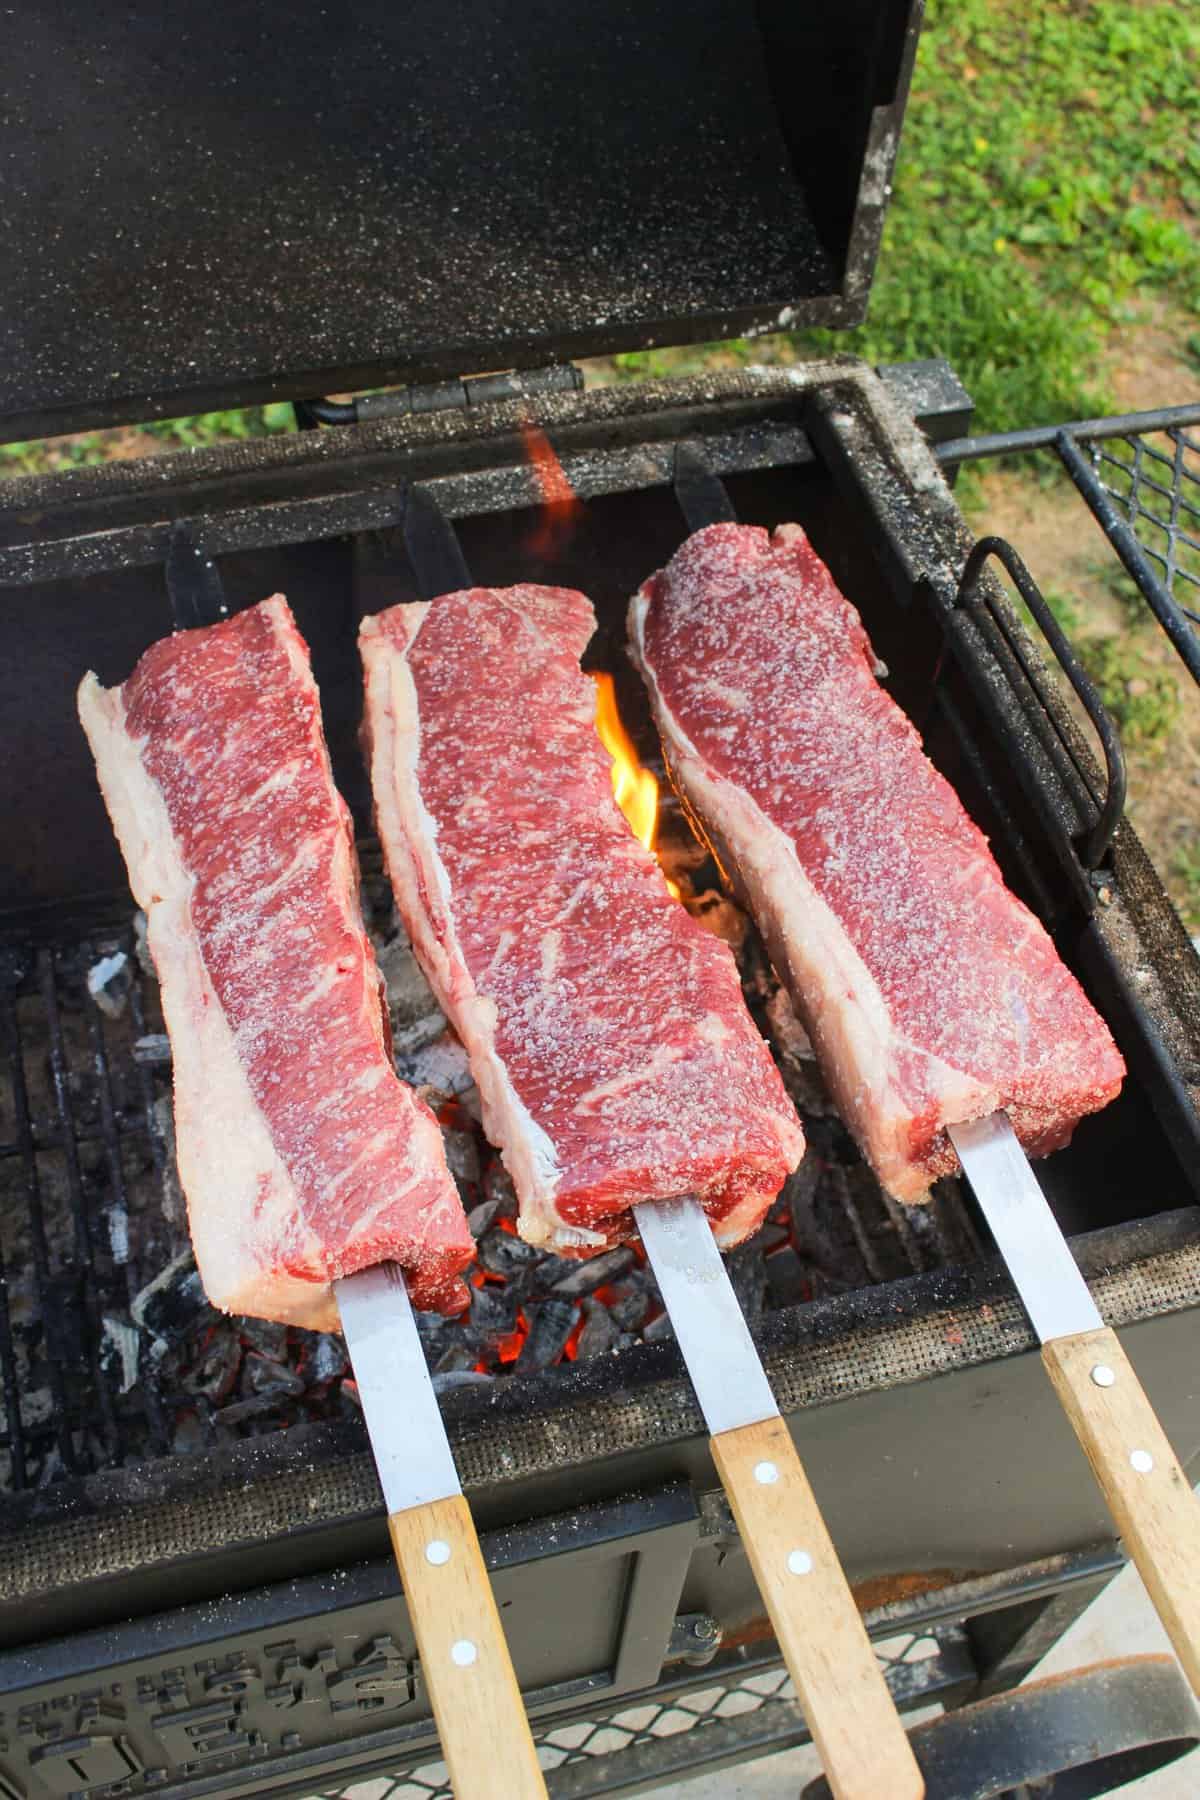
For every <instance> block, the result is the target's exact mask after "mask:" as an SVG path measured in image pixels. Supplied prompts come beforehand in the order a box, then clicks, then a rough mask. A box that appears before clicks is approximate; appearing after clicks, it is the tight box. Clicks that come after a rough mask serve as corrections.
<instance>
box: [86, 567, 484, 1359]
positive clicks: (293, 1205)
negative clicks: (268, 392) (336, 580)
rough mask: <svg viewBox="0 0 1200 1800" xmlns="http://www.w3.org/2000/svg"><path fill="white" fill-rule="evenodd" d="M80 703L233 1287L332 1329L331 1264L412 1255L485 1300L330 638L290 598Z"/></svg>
mask: <svg viewBox="0 0 1200 1800" xmlns="http://www.w3.org/2000/svg"><path fill="white" fill-rule="evenodd" d="M79 716H80V718H81V719H82V721H83V726H84V730H85V731H86V732H87V735H88V740H89V742H90V744H91V746H92V753H93V755H94V756H95V759H96V768H97V770H98V773H99V776H100V785H101V788H102V789H103V792H104V799H105V803H106V804H107V806H108V811H109V816H110V817H111V819H112V822H113V825H114V827H115V829H116V833H117V837H118V839H119V840H120V844H121V849H122V851H123V852H124V856H125V862H126V865H127V867H128V869H129V879H130V883H131V885H132V887H133V891H134V894H135V895H136V897H137V899H138V902H139V904H140V905H141V906H142V907H143V908H144V909H145V912H146V915H147V919H148V921H149V942H150V948H151V950H152V952H153V955H154V961H155V966H156V967H157V969H158V974H159V979H160V981H161V984H162V1003H163V1012H164V1014H165V1016H166V1021H167V1029H168V1031H169V1032H170V1036H171V1049H172V1056H173V1061H174V1071H175V1131H176V1139H177V1145H178V1157H179V1173H180V1178H181V1180H182V1182H183V1187H184V1190H185V1192H186V1194H187V1197H188V1216H189V1221H190V1224H191V1230H192V1242H193V1244H194V1245H195V1249H196V1260H197V1262H198V1264H199V1268H200V1273H201V1277H202V1278H203V1281H204V1286H205V1289H206V1290H207V1292H208V1296H209V1298H210V1299H211V1300H212V1301H213V1303H214V1305H217V1306H222V1307H225V1308H226V1309H227V1310H229V1311H230V1312H239V1313H253V1314H257V1315H259V1316H260V1317H263V1318H268V1319H281V1320H284V1321H285V1322H287V1323H289V1324H296V1325H307V1326H311V1327H313V1328H316V1329H330V1328H332V1327H334V1326H335V1325H336V1322H337V1309H336V1306H335V1304H334V1299H333V1294H332V1292H331V1289H330V1283H331V1281H333V1280H334V1279H335V1278H336V1277H337V1276H340V1275H347V1274H352V1273H353V1272H354V1271H355V1270H356V1269H361V1268H363V1267H365V1266H366V1265H367V1264H370V1263H375V1262H379V1261H380V1260H382V1259H385V1258H393V1259H394V1260H395V1261H397V1262H399V1263H401V1264H402V1265H403V1267H404V1269H405V1271H406V1272H407V1274H408V1277H409V1286H410V1289H411V1291H412V1294H413V1298H414V1301H415V1302H416V1304H417V1305H418V1306H423V1307H440V1308H450V1307H452V1306H454V1305H455V1304H456V1303H458V1301H459V1300H460V1299H465V1290H464V1288H463V1284H462V1283H461V1282H460V1281H459V1279H458V1277H457V1273H456V1272H457V1270H459V1269H461V1268H462V1267H463V1265H464V1264H465V1263H467V1262H468V1261H469V1260H470V1258H471V1255H472V1252H473V1244H472V1240H471V1234H470V1232H469V1231H468V1229H467V1224H466V1219H465V1217H464V1214H463V1210H462V1206H461V1204H460V1202H459V1198H458V1193H457V1190H456V1188H455V1186H454V1182H453V1179H452V1177H451V1176H450V1173H449V1171H448V1170H447V1168H446V1163H445V1158H444V1156H443V1153H442V1142H441V1134H440V1132H439V1130H438V1127H437V1123H436V1121H435V1120H434V1118H433V1116H432V1114H431V1113H430V1112H429V1110H428V1108H427V1107H425V1106H424V1105H422V1103H421V1102H420V1101H419V1100H418V1099H417V1098H416V1096H415V1095H414V1094H413V1093H412V1092H411V1091H410V1090H409V1089H408V1088H406V1087H405V1086H404V1085H403V1084H402V1083H401V1082H400V1081H399V1080H398V1079H397V1078H396V1075H395V1074H394V1072H393V1070H392V1065H391V1058H390V1055H389V1046H388V1041H387V1013H386V1008H385V1005H384V1000H383V989H382V984H381V981H380V978H379V971H378V969H377V968H376V966H375V959H374V956H373V955H372V953H371V947H370V944H369V942H368V940H367V937H366V933H365V931H364V929H363V924H362V919H361V916H360V914H359V910H358V894H357V865H356V863H355V859H354V841H353V835H352V832H351V827H350V819H349V814H348V813H347V811H346V808H345V806H344V804H343V802H342V800H341V797H340V796H339V794H338V792H337V790H336V788H335V787H334V785H333V778H332V776H331V774H330V770H329V757H328V754H327V752H326V749H325V741H324V738H323V736H322V732H321V714H320V706H319V702H318V699H317V690H316V686H315V684H314V682H313V678H312V673H311V670H310V668H309V662H308V651H307V649H306V647H305V644H304V641H303V639H302V638H301V637H300V634H299V633H298V631H297V630H296V627H295V623H294V622H293V619H292V615H291V613H290V612H289V610H288V606H287V602H286V601H285V600H284V599H282V597H280V596H276V598H274V599H273V600H266V601H264V602H263V603H262V605H261V606H254V607H251V608H250V609H249V611H247V612H242V613H238V614H237V615H236V617H234V618H232V619H229V620H228V621H226V622H225V623H224V624H220V625H214V626H211V627H208V628H207V629H205V630H200V631H183V632H179V633H177V634H176V636H174V637H172V638H167V639H165V640H164V641H163V642H162V643H159V644H155V645H153V646H152V648H151V649H149V650H148V651H147V652H146V654H145V656H143V657H142V660H141V661H140V662H139V663H138V666H137V668H136V669H135V670H134V672H133V674H132V675H131V676H130V678H129V680H128V681H127V682H126V683H125V684H124V686H123V687H119V688H108V689H105V688H102V687H101V686H100V684H99V682H98V681H97V680H96V677H95V676H94V675H86V676H85V677H84V679H83V682H82V683H81V685H80V689H79Z"/></svg>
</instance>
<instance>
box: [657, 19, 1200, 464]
mask: <svg viewBox="0 0 1200 1800" xmlns="http://www.w3.org/2000/svg"><path fill="white" fill-rule="evenodd" d="M1156 296H1157V297H1167V298H1169V299H1171V300H1172V301H1173V302H1175V303H1177V304H1178V305H1179V306H1181V307H1182V308H1184V309H1186V310H1187V311H1188V312H1189V314H1191V315H1193V316H1194V314H1195V313H1196V311H1197V310H1198V309H1200V9H1197V8H1196V7H1195V6H1188V5H1175V4H1171V3H1169V0H1140V3H1139V0H1091V3H1089V0H930V4H929V8H928V12H927V15H926V22H925V26H924V30H923V33H922V38H921V45H920V49H919V52H918V58H917V68H916V73H915V77H914V81H913V88H912V93H911V96H910V99H909V104H908V111H907V115H906V119H905V125H904V136H903V139H902V142H901V148H900V158H899V164H898V168H897V175H896V187H895V193H894V195H893V197H892V201H891V207H890V210H889V214H888V221H887V225H886V228H885V231H884V239H883V248H882V252H881V255H880V261H879V267H878V271H877V274H876V278H875V284H874V288H873V291H872V297H871V305H870V313H869V316H868V322H867V324H866V325H865V326H863V327H861V328H860V329H859V330H857V331H853V332H849V333H846V332H815V333H809V334H806V335H804V336H797V337H795V338H793V339H792V340H791V347H792V348H794V349H795V350H798V351H799V352H800V353H801V354H805V353H811V352H812V351H813V350H814V349H817V348H821V349H845V350H854V351H856V352H858V354H860V355H862V356H865V357H866V358H867V359H868V360H869V361H872V362H900V361H904V360H905V359H907V358H911V357H925V356H945V357H948V358H949V360H950V361H951V362H952V363H953V364H954V367H955V368H956V369H957V370H958V372H959V374H960V375H961V376H962V378H963V380H964V381H965V382H966V385H967V387H968V388H969V389H970V391H971V393H972V394H973V396H974V398H975V403H976V408H977V412H976V420H977V425H978V427H979V428H981V429H985V430H1005V429H1008V428H1010V427H1013V426H1018V425H1032V424H1038V423H1043V422H1048V421H1050V420H1053V419H1058V418H1071V417H1078V416H1080V415H1081V414H1088V413H1094V412H1100V411H1103V410H1105V408H1106V406H1107V405H1108V403H1109V402H1110V400H1111V396H1110V395H1109V394H1108V393H1107V392H1106V389H1105V382H1104V380H1103V377H1102V376H1101V375H1100V374H1099V372H1098V365H1099V363H1100V359H1101V357H1102V353H1103V350H1104V345H1105V341H1106V339H1107V338H1108V336H1109V335H1110V334H1111V333H1112V332H1113V331H1114V329H1118V328H1120V327H1121V326H1123V325H1127V324H1129V323H1130V322H1131V321H1133V320H1134V319H1135V318H1136V315H1137V312H1138V309H1139V308H1140V307H1141V306H1143V305H1144V303H1145V302H1146V301H1148V300H1150V299H1153V298H1154V297H1156ZM727 348H729V347H727ZM746 348H747V353H752V352H753V350H754V348H755V347H754V346H748V347H746ZM757 351H758V354H759V355H761V354H762V346H761V345H760V346H758V347H757ZM784 352H785V354H786V352H787V347H786V346H785V347H784ZM649 354H650V356H651V357H654V356H657V357H658V358H659V359H660V361H661V359H662V357H663V353H662V352H651V353H649ZM682 354H683V356H684V357H685V358H686V359H687V360H686V363H685V364H684V365H683V366H687V364H690V363H691V361H692V359H693V358H694V356H695V352H684V353H682ZM1188 354H1190V357H1191V358H1192V367H1193V369H1194V368H1196V367H1200V334H1197V335H1196V337H1194V338H1193V339H1192V340H1191V344H1190V346H1185V343H1184V342H1182V341H1181V343H1180V377H1181V380H1186V379H1187V373H1188V365H1187V362H1186V361H1185V360H1184V358H1185V356H1186V355H1188ZM622 361H623V362H625V363H626V364H627V365H628V364H629V362H630V361H631V359H622ZM676 366H680V365H676ZM633 367H634V368H635V369H637V370H638V372H644V365H641V364H640V363H639V362H637V361H634V362H633ZM649 367H650V369H651V372H654V370H653V364H650V365H649Z"/></svg>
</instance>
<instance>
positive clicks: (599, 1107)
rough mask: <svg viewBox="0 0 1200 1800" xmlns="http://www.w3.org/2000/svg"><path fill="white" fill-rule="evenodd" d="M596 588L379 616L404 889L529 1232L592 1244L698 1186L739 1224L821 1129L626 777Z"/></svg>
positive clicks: (374, 692) (392, 863) (371, 722)
mask: <svg viewBox="0 0 1200 1800" xmlns="http://www.w3.org/2000/svg"><path fill="white" fill-rule="evenodd" d="M594 627H595V618H594V615H593V613H592V609H591V606H590V605H589V603H588V601H587V600H586V599H585V598H584V597H583V595H582V594H577V593H573V592H570V591H568V590H566V589H560V588H547V587H536V586H523V587H514V588H506V589H502V590H494V589H490V588H474V589H471V590H469V591H466V592H462V593H455V594H446V595H443V596H442V597H441V598H440V599H438V600H435V601H433V602H432V603H431V604H422V605H411V606H397V607H392V608H391V609H390V610H389V611H387V612H385V613H381V614H380V615H378V616H377V617H376V618H373V619H368V620H366V621H365V622H364V624H363V627H362V634H361V647H362V653H363V661H364V666H365V672H366V706H367V727H368V732H369V736H370V739H371V745H372V754H371V779H372V786H373V789H374V794H375V803H376V809H377V814H378V820H379V827H380V836H381V837H382V840H383V845H384V852H385V855H386V857H387V863H388V869H389V873H390V875H391V879H392V886H393V889H394V891H395V895H396V901H397V905H398V906H399V909H400V912H401V914H402V915H403V917H404V920H405V923H406V925H407V927H408V930H409V934H410V936H411V937H412V940H413V947H414V949H415V950H416V953H417V955H418V957H419V958H420V960H421V962H422V964H423V966H424V968H425V971H426V974H427V975H428V977H429V979H430V981H431V983H432V985H433V987H434V989H435V991H436V993H437V995H438V998H439V1000H440V1002H441V1004H442V1006H443V1007H444V1009H445V1010H446V1012H447V1013H448V1015H449V1017H450V1018H451V1020H452V1021H453V1023H454V1025H455V1027H456V1029H457V1031H458V1033H459V1035H460V1037H461V1038H462V1039H463V1042H464V1043H465V1045H466V1047H467V1050H468V1053H469V1055H470V1057H471V1066H472V1071H473V1073H474V1076H475V1080H476V1082H477V1084H478V1086H479V1090H480V1094H481V1097H482V1102H483V1108H484V1123H485V1126H486V1128H487V1131H488V1133H489V1136H490V1137H491V1138H492V1140H493V1142H494V1143H496V1144H497V1145H498V1146H499V1148H500V1150H501V1152H502V1154H503V1157H504V1160H505V1163H506V1164H507V1166H508V1168H509V1171H510V1173H511V1174H512V1177H513V1180H514V1183H515V1185H516V1188H517V1193H518V1196H519V1198H520V1205H521V1217H520V1229H521V1232H522V1235H523V1236H525V1237H526V1238H528V1239H529V1240H530V1241H531V1242H534V1243H540V1244H553V1245H554V1246H555V1247H556V1248H558V1249H560V1250H564V1249H565V1250H567V1251H569V1252H570V1251H586V1250H588V1249H592V1248H597V1247H599V1246H600V1245H602V1244H607V1243H612V1242H616V1241H617V1240H619V1239H621V1238H623V1237H627V1236H630V1235H632V1233H633V1222H632V1219H631V1216H630V1207H631V1204H632V1203H633V1202H634V1201H637V1200H652V1199H661V1198H665V1197H667V1196H670V1195H676V1194H681V1193H693V1194H695V1195H697V1196H698V1198H699V1199H700V1201H701V1203H702V1204H703V1206H704V1208H705V1210H706V1212H707V1213H708V1214H709V1216H710V1218H711V1219H712V1221H713V1225H714V1229H715V1232H716V1235H717V1237H718V1239H719V1240H720V1241H721V1242H722V1243H736V1242H738V1241H739V1240H740V1239H741V1238H743V1237H745V1236H746V1235H747V1234H748V1233H749V1232H750V1231H752V1230H753V1229H754V1228H755V1226H756V1225H758V1223H759V1222H760V1221H761V1219H762V1217H763V1214H764V1212H765V1211H766V1209H767V1207H768V1206H769V1205H770V1202H771V1200H772V1198H773V1197H774V1195H775V1194H776V1193H777V1192H778V1190H779V1188H780V1186H781V1184H782V1182H783V1180H784V1177H785V1176H786V1174H787V1173H788V1171H789V1170H790V1169H792V1168H794V1167H795V1165H796V1163H797V1162H798V1161H799V1159H800V1156H801V1154H802V1151H803V1142H804V1140H803V1137H802V1134H801V1130H800V1125H799V1121H798V1120H797V1119H796V1116H795V1113H794V1112H793V1110H792V1108H791V1106H790V1104H789V1102H788V1100H787V1096H786V1094H785V1093H784V1090H783V1087H782V1084H781V1082H780V1079H779V1076H778V1073H777V1071H776V1069H775V1066H774V1064H773V1063H772V1061H771V1057H770V1054H769V1052H768V1050H767V1047H766V1045H765V1044H764V1043H763V1040H762V1038H761V1037H760V1036H759V1034H758V1032H757V1030H756V1029H755V1027H754V1024H753V1021H752V1020H751V1018H750V1016H749V1014H748V1012H747V1011H746V1008H745V1004H744V1002H743V1000H742V995H741V988H740V984H739V981H738V975H737V970H736V967H735V965H734V961H733V956H732V954H731V952H730V951H729V949H728V947H727V946H726V945H724V944H722V943H720V942H718V941H717V940H716V939H715V938H714V937H712V936H711V935H710V934H709V933H708V932H706V931H704V930H703V928H702V927H700V926H698V925H696V924H695V923H694V922H693V920H692V919H690V918H689V917H688V915H687V913H686V912H685V910H684V909H683V907H681V906H680V905H678V903H677V902H675V901H674V900H672V899H671V897H670V895H669V894H668V892H667V888H666V884H665V882H664V880H663V877H662V874H661V872H660V870H659V868H658V865H657V863H656V862H655V860H654V858H653V856H652V855H651V854H650V852H649V851H647V850H646V849H644V848H643V846H642V845H641V844H639V843H638V841H637V839H636V838H635V837H634V836H633V835H632V833H631V832H630V830H629V827H628V825H627V824H626V822H625V820H624V818H623V817H622V815H621V813H620V812H619V810H618V808H617V806H616V803H615V801H614V799H613V795H612V785H611V780H610V768H609V760H608V756H607V754H606V752H605V751H604V749H603V747H602V745H601V743H600V741H599V738H598V737H597V735H596V728H595V704H596V696H595V688H594V685H593V683H592V682H591V681H590V680H589V679H588V678H587V677H586V676H585V675H583V674H582V673H581V671H580V667H579V657H580V655H581V653H582V652H583V650H584V648H585V646H586V644H587V642H588V639H589V638H590V637H591V635H592V631H593V629H594Z"/></svg>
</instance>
